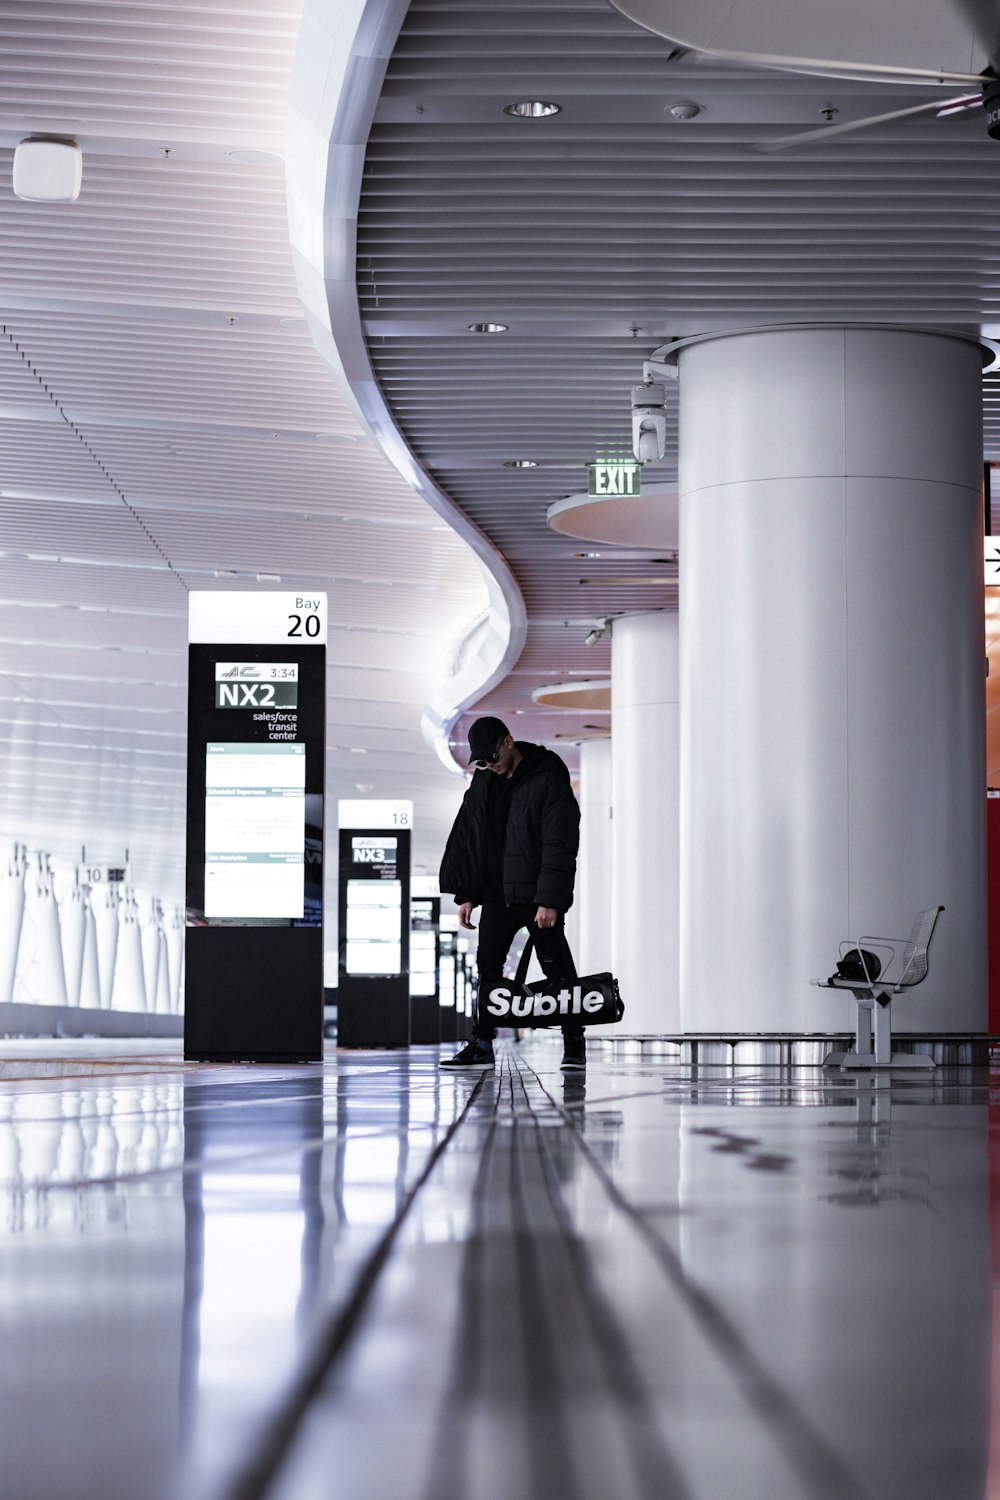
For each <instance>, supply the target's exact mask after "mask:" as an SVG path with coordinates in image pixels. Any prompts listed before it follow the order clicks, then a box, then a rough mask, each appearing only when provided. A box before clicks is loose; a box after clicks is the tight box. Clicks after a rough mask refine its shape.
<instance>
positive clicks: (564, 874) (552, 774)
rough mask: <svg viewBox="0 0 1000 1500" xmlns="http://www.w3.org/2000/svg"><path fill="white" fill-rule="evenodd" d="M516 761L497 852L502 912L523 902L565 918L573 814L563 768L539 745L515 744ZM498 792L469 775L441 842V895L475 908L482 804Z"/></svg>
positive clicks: (492, 781)
mask: <svg viewBox="0 0 1000 1500" xmlns="http://www.w3.org/2000/svg"><path fill="white" fill-rule="evenodd" d="M516 743H517V748H518V750H520V752H521V755H522V757H523V760H522V764H521V765H520V766H519V767H518V771H517V776H516V778H515V780H514V784H513V786H512V787H511V789H510V811H509V814H508V818H507V836H506V838H505V840H504V848H503V894H504V900H505V901H506V902H507V905H508V906H517V905H520V904H522V903H530V904H531V905H533V906H535V905H537V906H552V907H555V909H556V911H568V910H569V908H570V907H571V906H572V904H573V878H574V875H575V874H576V852H577V849H578V848H579V847H580V807H579V803H578V802H577V800H576V797H575V796H574V795H573V788H572V786H571V784H570V779H569V771H568V770H567V769H566V765H565V762H564V761H562V760H560V759H559V756H558V755H556V754H554V753H553V751H551V750H546V749H545V747H544V746H543V745H530V744H527V743H524V742H522V741H520V740H519V741H517V742H516ZM502 790H503V789H502V786H501V783H500V781H499V780H498V778H497V776H496V774H495V772H493V771H477V772H476V773H475V775H474V776H473V778H472V785H471V786H470V787H469V790H468V791H467V792H466V794H465V797H464V798H463V800H462V806H461V807H460V808H459V810H458V817H457V818H456V819H455V824H454V827H453V828H452V830H451V833H450V834H449V835H448V843H447V845H446V846H445V851H444V858H443V859H442V861H441V889H442V890H443V891H451V892H452V893H453V894H454V896H455V898H456V900H457V901H458V902H459V904H461V903H462V902H463V901H471V902H472V904H473V906H479V905H480V904H481V902H482V899H483V894H484V886H485V884H486V869H485V866H486V840H487V825H488V820H489V805H490V798H491V797H494V796H497V795H500V794H501V792H502Z"/></svg>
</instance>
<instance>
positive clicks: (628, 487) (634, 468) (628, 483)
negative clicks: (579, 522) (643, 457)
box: [587, 459, 642, 497]
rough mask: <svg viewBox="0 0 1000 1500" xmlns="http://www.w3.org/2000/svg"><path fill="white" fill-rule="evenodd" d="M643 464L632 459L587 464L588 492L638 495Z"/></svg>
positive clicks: (597, 494) (594, 494) (598, 494)
mask: <svg viewBox="0 0 1000 1500" xmlns="http://www.w3.org/2000/svg"><path fill="white" fill-rule="evenodd" d="M641 482H642V464H639V463H634V462H633V461H632V460H631V459H623V460H622V461H621V462H620V463H592V464H588V465H587V494H588V495H592V496H595V497H597V496H603V495H638V494H641V492H642V491H641Z"/></svg>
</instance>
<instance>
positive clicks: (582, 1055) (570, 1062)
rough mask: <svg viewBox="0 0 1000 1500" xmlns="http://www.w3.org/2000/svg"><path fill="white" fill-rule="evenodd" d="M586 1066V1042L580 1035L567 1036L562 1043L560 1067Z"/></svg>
mask: <svg viewBox="0 0 1000 1500" xmlns="http://www.w3.org/2000/svg"><path fill="white" fill-rule="evenodd" d="M586 1066H587V1043H586V1042H585V1041H584V1039H583V1037H582V1036H568V1037H566V1039H565V1041H564V1043H563V1060H562V1062H561V1063H560V1067H563V1068H585V1067H586Z"/></svg>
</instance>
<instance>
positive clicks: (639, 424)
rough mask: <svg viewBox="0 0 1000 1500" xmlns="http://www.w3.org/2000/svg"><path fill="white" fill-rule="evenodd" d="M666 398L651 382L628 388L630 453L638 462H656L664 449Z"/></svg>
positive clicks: (664, 390) (665, 394)
mask: <svg viewBox="0 0 1000 1500" xmlns="http://www.w3.org/2000/svg"><path fill="white" fill-rule="evenodd" d="M666 399H667V393H666V389H665V388H664V387H663V386H662V385H658V384H657V383H656V382H655V381H649V382H647V383H644V384H643V385H634V386H633V387H632V452H633V453H634V454H635V456H636V458H637V459H638V460H639V462H640V463H641V464H648V463H656V462H657V461H658V460H659V459H661V458H662V457H663V455H664V452H665V451H666V446H667V414H666V412H665V411H664V406H665V404H666Z"/></svg>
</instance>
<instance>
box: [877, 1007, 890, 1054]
mask: <svg viewBox="0 0 1000 1500" xmlns="http://www.w3.org/2000/svg"><path fill="white" fill-rule="evenodd" d="M873 1009H874V1012H875V1061H876V1062H877V1063H878V1065H879V1067H880V1068H884V1067H886V1066H888V1064H889V1062H890V1061H891V1059H892V1021H891V1020H890V1018H889V1012H890V1011H891V1009H892V1007H891V1006H890V1005H878V1004H876V1005H875V1006H874V1007H873Z"/></svg>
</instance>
